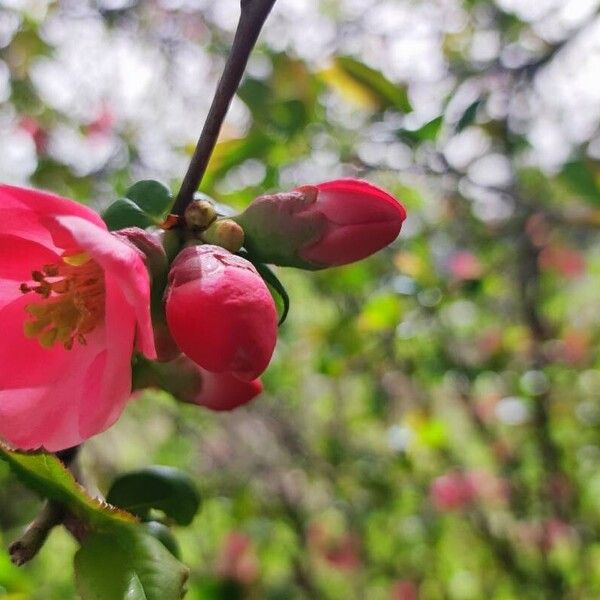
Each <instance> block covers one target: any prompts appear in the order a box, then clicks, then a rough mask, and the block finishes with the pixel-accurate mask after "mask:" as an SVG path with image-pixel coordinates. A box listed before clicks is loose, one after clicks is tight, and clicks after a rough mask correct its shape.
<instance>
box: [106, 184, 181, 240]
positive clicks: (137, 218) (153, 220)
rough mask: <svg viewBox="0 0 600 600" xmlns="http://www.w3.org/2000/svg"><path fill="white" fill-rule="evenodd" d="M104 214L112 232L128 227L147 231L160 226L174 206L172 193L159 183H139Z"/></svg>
mask: <svg viewBox="0 0 600 600" xmlns="http://www.w3.org/2000/svg"><path fill="white" fill-rule="evenodd" d="M125 196H126V197H125V198H120V199H119V200H117V201H116V202H113V203H112V204H111V205H110V206H109V207H108V208H107V209H106V210H105V211H104V213H103V214H102V218H103V219H104V222H105V223H106V225H107V227H108V228H109V229H110V230H111V231H115V230H117V229H124V228H126V227H141V228H142V229H145V228H146V227H150V226H152V225H160V224H161V223H162V222H163V221H164V219H165V217H166V216H167V214H168V213H169V210H170V208H171V206H172V204H173V197H172V196H171V192H170V191H169V190H168V189H167V188H166V187H165V186H164V185H163V184H162V183H159V182H158V181H153V180H145V181H138V182H137V183H135V184H134V185H132V186H131V187H130V188H129V189H128V190H127V192H126V193H125Z"/></svg>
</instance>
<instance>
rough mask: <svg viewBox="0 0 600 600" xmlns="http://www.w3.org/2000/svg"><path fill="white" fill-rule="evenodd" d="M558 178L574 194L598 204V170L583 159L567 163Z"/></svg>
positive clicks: (599, 184) (599, 190)
mask: <svg viewBox="0 0 600 600" xmlns="http://www.w3.org/2000/svg"><path fill="white" fill-rule="evenodd" d="M560 179H562V181H563V182H564V183H565V184H566V185H567V186H568V187H569V188H570V189H571V190H572V191H573V192H575V193H576V194H579V195H580V196H581V197H582V198H585V199H586V200H589V201H591V202H592V203H594V204H600V181H599V180H598V170H597V169H596V170H595V169H594V166H593V165H592V164H590V163H588V162H585V161H583V160H578V161H573V162H570V163H567V164H566V165H565V166H564V167H563V170H562V171H561V173H560Z"/></svg>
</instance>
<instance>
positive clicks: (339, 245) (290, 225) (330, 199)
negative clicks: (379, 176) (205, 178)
mask: <svg viewBox="0 0 600 600" xmlns="http://www.w3.org/2000/svg"><path fill="white" fill-rule="evenodd" d="M405 218H406V211H405V210H404V207H403V206H402V205H401V204H400V203H399V202H398V201H397V200H396V199H395V198H393V197H392V196H390V194H388V193H387V192H386V191H384V190H382V189H380V188H378V187H375V186H374V185H372V184H370V183H368V182H366V181H360V180H358V179H338V180H335V181H326V182H323V183H319V184H317V185H308V186H303V187H300V188H298V189H296V190H294V191H292V192H287V193H280V194H269V195H265V196H259V197H258V198H256V199H255V200H254V201H253V202H252V203H251V204H250V205H249V206H248V207H247V208H246V210H245V211H244V212H243V213H242V214H241V215H238V216H236V217H235V220H236V222H237V223H239V224H240V225H241V226H242V227H243V228H244V233H245V237H246V239H245V242H244V246H245V247H246V249H247V250H248V252H250V253H251V254H252V255H253V257H254V258H255V259H257V260H259V261H260V262H264V263H271V264H275V265H280V266H283V267H297V268H300V269H323V268H326V267H335V266H339V265H346V264H349V263H352V262H355V261H357V260H362V259H363V258H366V257H367V256H370V255H371V254H373V253H374V252H377V251H378V250H381V249H382V248H384V247H385V246H387V245H388V244H389V243H390V242H392V241H393V240H394V239H395V238H396V237H397V235H398V234H399V233H400V228H401V226H402V222H403V221H404V219H405Z"/></svg>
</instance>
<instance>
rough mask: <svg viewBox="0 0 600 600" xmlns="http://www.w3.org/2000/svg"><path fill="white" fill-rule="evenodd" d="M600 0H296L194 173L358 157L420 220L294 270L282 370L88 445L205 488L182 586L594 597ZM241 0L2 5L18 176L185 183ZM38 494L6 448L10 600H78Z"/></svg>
mask: <svg viewBox="0 0 600 600" xmlns="http://www.w3.org/2000/svg"><path fill="white" fill-rule="evenodd" d="M599 4H600V2H598V0H536V1H535V2H534V1H531V0H496V1H495V2H494V1H490V0H323V1H321V2H317V0H279V2H278V3H277V5H276V8H275V10H274V12H273V14H272V16H271V18H270V20H269V22H268V24H267V27H266V29H265V31H264V33H263V35H262V37H261V43H260V44H259V47H258V48H257V50H256V52H255V53H254V55H253V57H252V59H251V61H250V65H249V68H248V72H247V76H246V77H245V80H244V82H243V84H242V86H241V88H240V91H239V95H238V98H237V99H236V100H235V102H234V105H233V106H232V110H231V113H230V115H229V117H228V120H227V123H226V126H225V128H224V131H223V135H222V138H221V142H220V143H219V145H218V146H217V149H216V152H215V155H214V156H213V158H212V161H211V164H210V168H209V172H208V175H207V177H206V178H205V181H204V183H203V187H202V190H203V191H204V192H206V193H208V194H210V195H213V196H214V197H216V198H217V199H219V201H222V202H226V203H230V204H232V205H233V206H236V207H242V206H244V205H245V204H246V203H247V202H248V201H250V200H251V199H252V198H253V197H254V196H256V195H258V194H260V193H263V192H265V191H267V190H284V189H291V188H293V187H295V186H297V185H301V184H306V183H313V182H318V181H322V180H326V179H332V178H335V177H339V176H353V177H365V178H368V179H369V180H370V181H372V182H374V183H377V184H379V185H381V186H383V187H385V188H387V189H388V190H390V191H391V192H392V193H394V194H396V195H397V196H398V197H399V198H400V199H401V200H402V201H403V202H404V203H405V205H406V206H407V209H408V211H409V215H410V216H409V218H408V220H407V222H406V224H405V227H404V230H403V233H402V234H401V236H400V238H399V240H398V241H397V242H395V243H394V244H393V245H392V246H391V247H390V248H389V249H387V250H386V251H384V252H381V253H380V254H379V255H377V256H375V257H373V258H371V259H369V260H368V261H365V262H363V263H360V264H357V265H355V266H350V267H345V268H339V269H335V270H330V271H326V272H321V273H316V274H304V273H300V272H296V271H291V270H282V269H280V270H279V273H278V274H279V276H280V277H281V279H282V281H283V282H284V283H285V284H286V285H287V286H288V288H289V291H290V293H291V296H292V311H291V316H290V319H289V320H288V322H287V323H286V324H285V325H284V327H283V328H282V331H281V339H280V341H279V344H278V348H277V352H276V356H275V359H274V362H273V364H272V366H271V367H270V368H269V370H268V371H267V373H266V375H265V378H264V379H265V384H266V392H265V394H264V395H263V396H262V397H261V398H260V399H258V400H257V401H256V402H254V403H253V404H252V405H250V406H248V407H246V408H244V409H240V410H237V411H235V412H234V413H231V414H223V415H215V414H212V413H210V412H208V411H205V410H203V409H200V408H197V407H192V406H180V405H177V404H176V403H175V402H174V401H173V399H172V398H170V397H169V396H168V395H166V394H164V393H160V392H148V393H145V394H144V395H143V396H142V397H141V398H139V399H138V400H136V401H135V402H132V403H131V404H130V407H129V409H128V410H127V412H126V414H125V416H124V417H123V418H122V419H121V421H120V422H119V423H118V424H117V425H116V426H115V427H113V428H112V429H111V430H110V431H108V432H107V433H105V434H103V435H102V436H99V437H98V438H96V439H94V440H92V441H91V442H89V443H88V444H86V446H85V449H84V451H83V454H82V469H83V473H84V478H85V481H86V483H87V485H88V486H89V488H90V489H91V490H93V491H95V492H97V493H102V492H104V493H105V492H106V490H107V488H108V486H109V485H110V482H111V481H112V480H113V479H114V477H115V476H116V475H117V474H118V473H121V472H123V471H126V470H128V469H133V468H137V467H141V466H143V465H146V464H149V463H157V464H165V465H173V466H177V467H180V468H182V469H184V470H186V471H187V472H188V473H190V474H191V475H193V477H194V478H195V479H196V481H197V482H198V487H199V490H200V492H201V494H202V497H203V506H202V510H201V512H200V514H199V516H198V517H197V518H196V520H195V522H194V524H193V526H192V527H190V528H187V529H183V528H181V529H176V533H177V537H178V539H179V541H180V544H181V546H182V554H183V560H184V562H186V563H187V564H188V565H190V567H191V570H192V576H191V580H190V584H189V594H188V597H189V598H190V599H191V600H201V599H202V600H203V599H213V598H227V599H229V598H232V599H233V598H268V599H273V600H275V599H284V598H285V599H294V598H324V599H332V600H334V599H342V598H343V599H346V598H357V599H362V598H369V599H370V600H371V599H373V600H378V599H391V600H416V599H417V598H422V599H426V600H429V599H432V600H433V599H445V598H449V599H452V600H471V599H480V598H490V599H492V598H493V599H503V600H504V599H513V598H514V599H516V598H519V599H522V598H527V599H530V598H531V599H537V598H540V599H546V598H552V599H554V598H576V599H593V598H598V597H600V538H599V532H600V471H599V470H598V464H599V458H600V437H599V436H600V373H599V371H598V366H599V363H600V355H599V352H598V338H599V333H600V312H599V311H598V293H599V291H600V244H599V243H598V236H597V232H598V229H599V228H600V130H599V123H600V78H599V77H598V73H599V72H600V35H599V34H600V19H599V18H598V7H599ZM237 15H238V3H237V1H236V0H220V1H219V2H212V1H210V0H149V1H136V0H85V1H74V0H62V1H59V2H51V1H48V0H0V180H2V181H4V182H12V183H17V184H28V185H35V186H39V187H43V188H47V189H50V190H53V191H55V192H57V193H60V194H63V195H65V196H68V197H72V198H76V199H77V200H80V201H82V202H86V203H90V204H91V205H93V206H95V207H96V208H103V207H105V206H107V205H108V204H109V203H110V202H111V201H113V200H114V199H115V198H116V197H118V195H119V194H122V193H123V191H124V190H125V189H126V188H127V187H128V186H129V185H130V184H131V183H132V182H134V181H135V180H137V179H140V178H148V177H149V178H159V179H162V180H164V181H165V182H166V183H168V184H170V185H171V186H172V187H173V188H174V189H176V187H177V185H178V182H179V180H180V178H181V176H182V175H183V173H184V171H185V168H186V164H187V161H188V160H189V155H190V153H191V151H192V149H193V147H194V144H195V138H196V136H197V135H198V133H199V130H200V128H201V125H202V122H203V119H204V116H205V115H206V112H207V109H208V104H209V102H210V98H211V96H212V91H213V89H214V86H215V82H216V79H217V77H218V76H219V74H220V71H221V69H222V65H223V62H224V58H225V56H226V52H227V49H228V47H229V44H230V42H231V39H232V34H233V30H234V28H235V23H236V20H237ZM37 507H38V501H37V499H36V498H35V497H33V496H32V495H31V494H29V493H28V492H26V491H25V490H24V489H23V488H22V487H21V486H20V485H19V484H18V483H17V482H16V481H15V480H14V479H12V478H11V477H9V476H8V474H7V472H6V469H5V466H4V465H3V464H0V542H1V544H0V545H1V546H2V548H3V549H0V597H6V598H10V599H11V600H17V599H18V600H25V599H32V600H53V599H57V600H58V599H60V600H64V599H65V598H72V597H75V592H74V587H73V582H72V572H71V559H72V555H73V553H74V551H75V543H74V542H73V541H72V540H71V539H70V538H69V537H68V535H67V534H66V533H65V532H64V531H58V530H57V531H55V532H53V533H52V535H51V537H50V540H49V542H48V543H47V545H46V546H45V547H44V549H43V550H42V552H41V554H40V555H39V557H38V558H37V559H36V560H35V561H33V563H31V564H30V565H28V566H27V567H25V568H23V569H20V570H17V569H16V568H15V567H12V566H11V565H10V564H9V561H8V558H7V554H6V551H5V548H6V546H7V544H8V542H9V541H10V540H12V539H14V538H15V537H16V535H17V534H18V532H19V531H20V529H21V527H22V526H23V524H24V523H26V522H27V520H28V519H30V518H31V517H32V516H33V515H34V514H35V512H36V509H37Z"/></svg>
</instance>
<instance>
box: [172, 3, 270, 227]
mask: <svg viewBox="0 0 600 600" xmlns="http://www.w3.org/2000/svg"><path fill="white" fill-rule="evenodd" d="M274 4H275V0H241V14H240V20H239V23H238V27H237V30H236V32H235V38H234V40H233V45H232V46H231V52H230V53H229V58H228V59H227V63H226V64H225V69H224V71H223V75H222V76H221V79H220V80H219V84H218V85H217V89H216V91H215V95H214V98H213V101H212V104H211V107H210V110H209V112H208V116H207V118H206V122H205V123H204V128H203V129H202V134H201V135H200V139H199V140H198V144H197V145H196V149H195V150H194V155H193V156H192V160H191V162H190V165H189V167H188V170H187V173H186V174H185V177H184V178H183V183H182V184H181V189H180V190H179V194H178V195H177V199H176V200H175V204H174V206H173V213H174V214H176V215H182V214H183V212H184V210H185V208H186V206H187V205H188V204H189V203H190V202H191V201H192V199H193V197H194V192H195V191H196V190H197V189H198V186H199V185H200V182H201V181H202V177H203V176H204V173H205V171H206V167H207V165H208V161H209V159H210V156H211V154H212V152H213V150H214V147H215V145H216V143H217V138H218V137H219V132H220V131H221V126H222V124H223V121H224V119H225V115H226V114H227V111H228V109H229V105H230V104H231V100H232V99H233V96H234V94H235V92H236V91H237V89H238V86H239V84H240V81H241V79H242V75H243V74H244V70H245V68H246V64H247V63H248V58H249V56H250V52H252V48H254V44H255V43H256V40H257V39H258V35H259V33H260V30H261V29H262V26H263V25H264V22H265V21H266V19H267V16H268V15H269V12H270V11H271V8H273V5H274Z"/></svg>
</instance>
